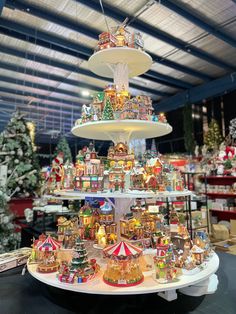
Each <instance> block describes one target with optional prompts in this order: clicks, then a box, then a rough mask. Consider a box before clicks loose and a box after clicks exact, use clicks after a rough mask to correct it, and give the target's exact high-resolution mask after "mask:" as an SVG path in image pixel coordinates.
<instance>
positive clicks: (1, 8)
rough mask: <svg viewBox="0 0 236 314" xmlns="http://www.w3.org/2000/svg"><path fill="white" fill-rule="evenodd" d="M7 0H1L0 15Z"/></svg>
mask: <svg viewBox="0 0 236 314" xmlns="http://www.w3.org/2000/svg"><path fill="white" fill-rule="evenodd" d="M5 2H6V0H0V16H1V14H2V10H3V7H4V6H5Z"/></svg>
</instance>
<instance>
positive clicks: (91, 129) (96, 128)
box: [71, 47, 172, 143]
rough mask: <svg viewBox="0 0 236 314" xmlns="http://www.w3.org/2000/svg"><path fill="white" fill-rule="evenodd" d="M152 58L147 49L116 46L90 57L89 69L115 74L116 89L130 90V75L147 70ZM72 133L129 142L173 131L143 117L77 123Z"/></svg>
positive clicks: (100, 73) (97, 72)
mask: <svg viewBox="0 0 236 314" xmlns="http://www.w3.org/2000/svg"><path fill="white" fill-rule="evenodd" d="M151 65H152V58H151V57H150V56H149V55H148V54H147V53H146V52H144V51H142V50H140V49H135V48H129V47H113V48H107V49H103V50H100V51H98V52H95V53H94V54H93V55H92V56H91V57H90V58H89V60H88V66H89V69H90V70H91V71H92V72H93V73H95V74H97V75H100V76H103V77H109V78H111V77H113V78H114V84H115V85H116V88H117V91H118V92H119V91H121V90H122V89H123V88H125V90H127V91H128V90H129V78H131V77H134V76H138V75H141V74H143V73H145V72H146V71H147V70H148V69H149V68H150V67H151ZM71 132H72V133H73V134H74V135H76V136H79V137H83V138H88V139H95V140H111V141H113V142H114V143H117V142H126V143H129V142H130V141H131V140H133V139H145V138H153V137H159V136H163V135H166V134H168V133H170V132H172V127H171V126H170V125H169V124H168V123H162V122H153V121H149V120H148V121H143V120H132V119H127V120H103V121H93V122H87V123H84V124H79V125H76V126H74V127H73V128H72V130H71Z"/></svg>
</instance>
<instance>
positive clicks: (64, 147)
mask: <svg viewBox="0 0 236 314" xmlns="http://www.w3.org/2000/svg"><path fill="white" fill-rule="evenodd" d="M60 152H62V153H63V154H64V157H63V158H64V161H65V162H70V163H71V162H72V155H71V150H70V146H69V144H68V142H67V139H66V138H65V136H62V137H61V138H60V140H59V142H58V144H57V147H56V148H55V154H54V157H56V156H58V154H59V153H60Z"/></svg>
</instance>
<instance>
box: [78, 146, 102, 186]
mask: <svg viewBox="0 0 236 314" xmlns="http://www.w3.org/2000/svg"><path fill="white" fill-rule="evenodd" d="M82 158H83V160H82ZM103 174H104V165H103V164H101V161H100V159H98V158H97V153H96V151H95V149H94V147H93V144H92V143H90V145H89V147H87V148H86V151H84V152H83V155H82V153H81V151H80V155H79V156H78V158H77V162H76V178H75V189H76V190H81V191H86V192H90V191H91V192H96V191H101V190H103Z"/></svg>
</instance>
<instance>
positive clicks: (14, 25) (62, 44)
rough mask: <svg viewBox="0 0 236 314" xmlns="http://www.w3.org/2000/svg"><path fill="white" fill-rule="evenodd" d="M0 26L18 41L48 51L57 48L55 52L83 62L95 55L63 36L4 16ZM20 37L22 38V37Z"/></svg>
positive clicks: (3, 31)
mask: <svg viewBox="0 0 236 314" xmlns="http://www.w3.org/2000/svg"><path fill="white" fill-rule="evenodd" d="M0 26H1V32H2V33H5V35H7V36H11V37H13V36H14V37H16V36H17V38H18V39H21V40H26V41H28V42H30V43H32V44H35V45H40V46H43V47H45V48H48V49H54V48H55V49H54V50H57V51H60V52H62V53H67V54H68V53H69V52H70V55H74V56H75V57H77V58H81V59H83V60H87V59H88V57H90V56H91V55H92V54H93V49H91V48H89V47H86V46H84V45H80V44H77V43H75V42H74V41H71V40H68V39H66V38H63V37H61V36H57V35H55V34H50V33H48V32H45V31H41V30H39V29H35V28H33V27H29V26H28V25H25V24H22V23H19V22H15V21H11V20H9V19H7V18H5V17H4V16H2V17H1V18H0ZM11 34H12V35H11ZM20 35H22V36H21V37H20ZM24 35H26V36H27V37H25V36H24ZM53 47H54V48H53ZM60 48H61V50H60ZM73 52H74V54H73ZM86 56H87V58H86Z"/></svg>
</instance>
